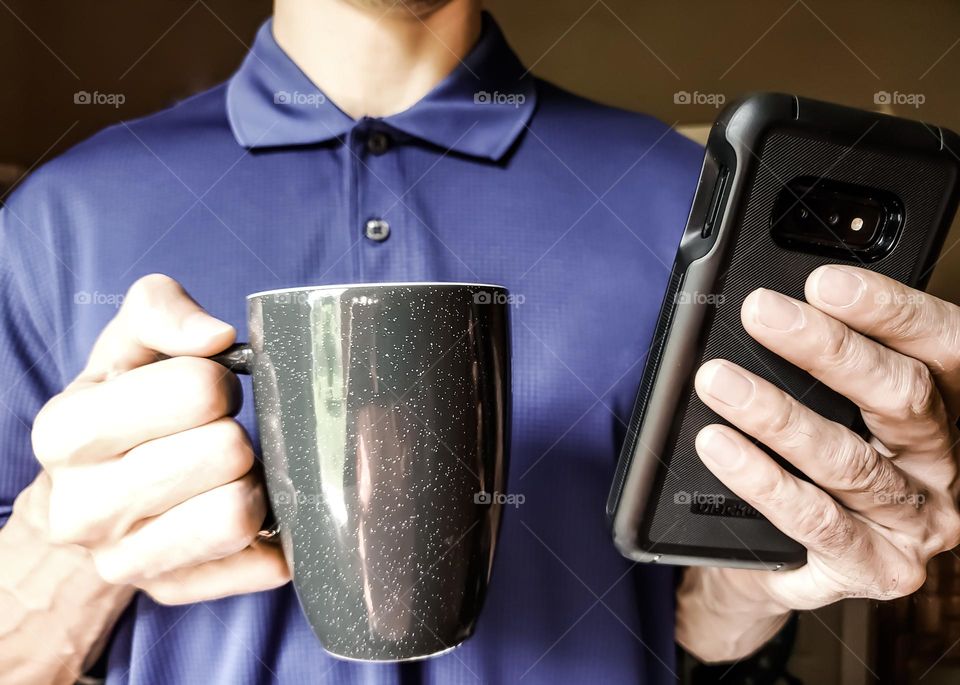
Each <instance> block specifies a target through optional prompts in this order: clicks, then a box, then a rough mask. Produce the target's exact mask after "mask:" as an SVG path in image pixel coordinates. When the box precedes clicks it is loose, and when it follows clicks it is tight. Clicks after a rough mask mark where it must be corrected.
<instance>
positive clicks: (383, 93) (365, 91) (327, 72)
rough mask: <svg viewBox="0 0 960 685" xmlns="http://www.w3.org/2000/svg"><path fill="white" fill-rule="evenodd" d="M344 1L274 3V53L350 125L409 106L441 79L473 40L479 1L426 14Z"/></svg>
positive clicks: (465, 0)
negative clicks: (304, 77) (280, 50)
mask: <svg viewBox="0 0 960 685" xmlns="http://www.w3.org/2000/svg"><path fill="white" fill-rule="evenodd" d="M404 6H405V4H404V3H403V2H399V3H397V4H396V5H395V9H392V10H388V11H387V12H386V13H384V11H383V10H379V9H371V10H368V9H360V8H358V7H357V6H355V5H353V4H350V3H348V2H345V1H344V0H275V3H274V18H273V34H274V37H275V38H276V40H277V43H279V45H280V47H281V48H283V50H284V51H285V52H286V53H287V54H288V55H289V56H290V58H291V59H292V60H293V61H294V62H295V63H296V64H297V66H298V67H300V69H301V70H302V71H303V72H304V73H305V74H306V75H307V76H308V77H309V78H310V80H311V81H313V82H314V83H315V84H316V85H317V87H319V88H320V89H321V90H323V92H324V93H325V94H326V96H327V97H328V98H330V100H331V101H333V102H334V103H335V104H336V105H337V106H338V107H340V109H342V110H343V111H344V112H346V113H347V114H349V115H350V116H352V117H353V118H355V119H359V118H360V117H362V116H372V117H384V116H389V115H391V114H395V113H397V112H402V111H403V110H405V109H407V108H409V107H411V106H412V105H414V104H415V103H416V102H417V101H419V100H420V99H421V98H422V97H423V96H424V95H426V94H427V93H428V92H429V91H430V90H431V89H433V87H434V86H436V85H437V84H438V83H440V81H442V80H443V79H444V77H446V76H447V75H448V74H449V73H450V72H451V71H453V69H454V68H455V67H456V66H457V65H458V64H459V62H460V60H461V59H462V58H463V57H464V56H465V55H466V54H467V53H468V52H469V51H470V49H471V48H472V47H473V45H474V43H476V41H477V38H478V36H479V35H480V23H481V22H480V3H479V0H451V2H449V3H448V4H446V5H444V6H443V7H441V8H439V9H437V10H436V11H434V12H433V13H431V14H428V15H426V16H417V15H415V14H413V13H412V12H410V11H407V10H404V9H397V8H403V7H404Z"/></svg>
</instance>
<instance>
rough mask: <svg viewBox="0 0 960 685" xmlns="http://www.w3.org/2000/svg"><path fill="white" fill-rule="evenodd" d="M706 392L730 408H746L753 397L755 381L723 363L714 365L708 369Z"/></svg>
mask: <svg viewBox="0 0 960 685" xmlns="http://www.w3.org/2000/svg"><path fill="white" fill-rule="evenodd" d="M708 373H709V376H708V377H707V383H706V390H707V394H708V395H710V396H711V397H714V398H716V399H718V400H720V401H721V402H723V403H724V404H725V405H727V406H729V407H745V406H746V405H747V403H749V402H750V399H751V398H752V397H753V391H754V387H753V381H751V380H750V379H749V378H747V377H746V376H744V375H743V374H742V373H740V372H739V371H738V370H737V369H736V368H735V367H733V366H730V365H728V364H724V363H723V362H720V363H717V364H712V365H711V366H710V367H709V368H708Z"/></svg>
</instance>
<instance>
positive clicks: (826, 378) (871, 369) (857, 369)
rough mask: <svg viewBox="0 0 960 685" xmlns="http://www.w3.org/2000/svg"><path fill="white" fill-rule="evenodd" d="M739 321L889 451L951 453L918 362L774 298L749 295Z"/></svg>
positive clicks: (766, 293)
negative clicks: (842, 404)
mask: <svg viewBox="0 0 960 685" xmlns="http://www.w3.org/2000/svg"><path fill="white" fill-rule="evenodd" d="M741 319H742V321H743V325H744V328H746V330H747V332H748V333H750V335H751V336H753V337H754V338H755V339H756V340H757V341H758V342H759V343H761V344H762V345H763V346H764V347H766V348H768V349H770V350H771V351H773V352H775V353H776V354H778V355H780V356H781V357H783V358H784V359H786V360H787V361H789V362H791V363H792V364H795V365H796V366H799V367H800V368H801V369H804V370H805V371H807V372H809V373H810V374H811V375H812V376H813V377H814V378H816V379H817V380H819V381H821V382H823V383H825V384H826V385H828V386H829V387H831V388H833V389H834V390H836V391H837V392H839V393H840V394H841V395H844V396H845V397H848V398H849V399H850V400H851V401H853V402H854V403H855V404H856V405H858V406H859V407H860V408H861V409H862V410H863V415H864V420H865V421H866V423H867V427H868V428H869V429H870V431H871V433H873V434H874V435H875V436H877V438H879V439H880V440H881V442H883V444H884V445H886V446H887V447H889V448H890V449H891V450H893V451H894V452H896V451H898V450H902V449H904V448H910V452H911V453H912V454H915V455H917V456H920V455H927V456H929V457H931V458H933V459H939V458H941V457H943V455H944V452H945V451H946V450H947V448H948V447H949V444H948V437H949V436H948V431H947V430H946V425H947V421H946V409H945V407H944V406H943V401H942V400H941V398H940V394H939V392H938V390H937V387H936V385H935V384H934V382H933V378H932V376H931V375H930V371H929V369H927V367H926V366H924V365H923V364H922V363H921V362H919V361H917V360H916V359H913V358H912V357H907V356H905V355H902V354H900V353H898V352H894V351H893V350H891V349H889V348H887V347H884V346H883V345H881V344H879V343H877V342H875V341H873V340H870V339H869V338H866V337H864V336H863V335H860V334H859V333H857V332H856V331H853V330H851V329H850V328H848V327H847V326H846V325H844V324H843V323H841V322H840V321H837V320H836V319H834V318H833V317H831V316H828V315H826V314H824V313H823V312H821V311H820V310H819V309H817V308H815V307H812V306H810V305H808V304H806V303H803V302H798V301H797V300H794V299H792V298H789V297H786V296H784V295H781V294H780V293H776V292H774V291H772V290H766V289H760V290H755V291H754V292H752V293H750V295H748V296H747V298H746V299H745V300H744V303H743V308H742V309H741ZM800 399H801V400H802V399H803V398H800Z"/></svg>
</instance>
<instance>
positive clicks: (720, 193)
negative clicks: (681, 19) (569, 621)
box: [607, 93, 960, 570]
mask: <svg viewBox="0 0 960 685" xmlns="http://www.w3.org/2000/svg"><path fill="white" fill-rule="evenodd" d="M957 154H960V138H958V137H957V135H956V134H954V133H952V132H950V131H947V130H944V129H942V128H938V127H935V126H929V125H926V124H923V123H921V122H916V121H909V120H905V119H899V118H896V117H891V116H886V115H882V114H875V113H871V112H865V111H860V110H856V109H851V108H847V107H841V106H838V105H832V104H828V103H824V102H818V101H815V100H808V99H804V98H798V97H795V96H793V95H786V94H775V93H764V94H757V95H752V96H749V97H746V98H744V99H742V100H740V101H738V102H736V103H733V104H731V105H730V106H729V107H727V109H725V110H724V111H723V112H722V113H721V115H720V117H719V118H718V119H717V121H716V123H715V124H714V126H713V129H712V131H711V134H710V137H709V140H708V143H707V148H706V155H705V157H704V163H703V168H702V170H701V176H700V184H699V187H698V189H697V192H696V195H695V197H694V201H693V206H692V208H691V212H690V216H689V219H688V221H687V228H686V231H685V232H684V235H683V239H682V241H681V244H680V248H679V250H678V253H677V257H676V261H675V263H674V266H673V270H672V273H671V276H670V279H669V284H668V287H667V291H666V295H665V297H664V300H663V304H662V306H661V311H660V318H659V321H658V324H657V328H656V331H655V333H654V338H653V341H652V343H651V348H650V351H649V353H648V357H647V362H646V367H645V370H644V374H643V379H642V382H641V385H640V389H639V392H638V395H637V400H636V405H635V408H634V411H633V416H632V419H631V422H630V425H629V428H628V430H627V434H626V438H625V441H624V445H623V450H622V453H621V455H620V462H619V464H618V467H617V472H616V476H615V478H614V482H613V486H612V488H611V492H610V497H609V500H608V502H607V514H608V517H609V518H610V521H611V525H612V529H613V537H614V541H615V543H616V545H617V548H618V549H619V550H620V552H621V553H622V554H624V555H625V556H627V557H629V558H631V559H634V560H638V561H648V562H660V563H674V564H684V565H695V564H696V565H702V564H709V565H723V566H736V567H744V568H767V569H774V570H775V569H779V568H790V567H795V566H799V565H802V564H803V563H804V561H805V559H806V552H805V550H804V548H803V547H802V546H801V545H799V544H798V543H796V542H795V541H793V540H791V539H790V538H788V537H787V536H786V535H784V534H783V533H781V532H780V531H779V530H777V529H776V528H774V527H773V525H772V524H770V523H769V522H768V521H767V520H766V519H764V518H763V517H762V516H760V515H759V513H757V512H756V510H754V509H753V508H752V507H750V506H748V505H747V504H745V503H744V502H742V501H740V500H738V499H737V498H736V497H735V496H734V494H733V493H732V492H730V491H729V490H728V489H727V488H725V487H724V486H723V485H722V484H721V483H720V482H719V481H718V480H717V479H716V478H715V477H714V476H713V474H711V473H710V472H709V471H708V470H707V468H706V467H705V466H704V465H703V464H702V462H701V461H700V458H699V457H698V456H697V453H696V450H695V448H694V438H695V436H696V434H697V432H698V431H699V430H700V429H701V428H703V427H704V426H706V425H708V424H710V423H718V422H719V423H723V420H722V419H721V418H720V417H719V416H717V415H716V414H715V413H714V412H712V411H711V410H709V409H708V408H707V407H706V405H704V404H703V402H702V401H701V400H700V399H699V398H698V397H697V395H696V393H695V391H694V390H693V378H694V375H695V372H696V370H697V368H698V367H699V366H700V365H701V364H702V363H703V362H705V361H707V360H709V359H714V358H724V359H729V360H730V361H732V362H734V363H736V364H739V365H740V366H742V367H744V368H746V369H748V370H750V371H752V372H753V373H755V374H757V375H758V376H760V377H761V378H764V379H766V380H768V381H770V382H772V383H774V384H776V385H777V386H779V387H781V388H783V389H784V390H786V391H787V392H788V393H790V394H791V395H792V396H794V397H796V398H798V399H800V400H801V401H802V402H803V403H804V404H806V405H807V406H809V407H811V408H812V409H814V410H815V411H817V412H818V413H820V414H822V415H823V416H826V417H827V418H829V419H832V420H834V421H837V422H839V423H842V424H844V425H846V426H849V427H851V428H852V429H854V430H862V420H861V418H860V412H859V410H858V409H857V407H856V406H854V405H853V404H852V403H851V402H850V401H849V400H847V399H846V398H844V397H842V396H840V395H838V394H837V393H835V392H833V391H832V390H830V389H829V388H827V387H826V386H825V385H822V384H818V383H817V382H816V381H815V380H814V379H813V378H812V377H811V376H810V375H809V374H807V373H806V372H804V371H801V370H800V369H798V368H796V367H794V366H792V365H791V364H789V363H787V362H785V361H784V360H782V359H780V358H779V357H777V356H776V355H775V354H773V353H772V352H769V351H768V350H766V349H765V348H764V347H762V346H761V345H759V344H758V343H757V342H755V341H754V340H753V339H752V338H751V337H750V336H749V335H748V334H747V333H746V331H745V330H744V329H743V326H742V324H741V322H740V306H741V304H742V303H743V300H744V298H745V297H746V296H747V295H748V294H749V293H750V292H751V291H753V290H754V289H755V288H759V287H765V288H770V289H773V290H777V291H779V292H782V293H785V294H787V295H789V296H791V297H795V298H798V299H802V298H803V286H804V282H805V280H806V277H807V275H808V274H809V273H810V272H811V271H812V270H813V269H815V268H816V267H818V266H820V265H822V264H827V263H847V264H851V265H855V266H866V267H867V268H870V269H872V270H874V271H877V272H879V273H882V274H884V275H886V276H890V277H891V278H895V279H897V280H900V281H903V282H905V283H907V284H909V285H911V286H913V287H918V288H922V287H924V286H925V284H926V282H927V280H928V278H929V276H930V271H931V270H932V268H933V266H934V263H935V260H936V258H937V255H938V254H939V251H940V248H941V246H942V244H943V240H944V238H945V236H946V233H947V231H948V229H949V227H950V223H951V221H952V218H953V215H954V213H955V211H956V207H957V201H958V183H957V181H958V172H960V161H958V158H957V157H956V155H957ZM802 176H813V177H816V178H821V177H823V178H829V179H832V180H835V181H839V182H843V183H849V184H857V185H860V186H868V187H872V188H880V189H883V190H886V191H889V192H891V193H893V194H895V195H896V196H898V197H899V198H900V200H901V201H902V205H903V223H902V228H901V232H900V234H899V238H898V240H897V242H896V244H895V245H894V247H893V249H892V251H891V252H889V253H888V254H887V255H886V256H885V257H883V258H881V259H879V260H877V261H875V262H872V263H869V264H866V265H864V264H862V263H860V262H859V261H858V260H856V259H853V258H852V257H851V259H850V260H849V261H845V260H843V259H838V258H836V257H825V256H820V255H816V254H808V253H803V252H797V251H792V250H788V249H785V248H783V247H781V246H779V245H777V244H776V243H775V242H774V241H773V239H772V238H771V234H770V217H771V210H772V207H773V203H774V201H775V200H776V198H777V196H778V195H779V194H780V192H781V190H782V189H783V187H784V185H785V184H787V183H788V182H790V181H791V180H793V179H795V178H798V177H802ZM761 447H762V445H761ZM776 458H777V459H779V457H776ZM781 463H784V462H783V461H782V460H781Z"/></svg>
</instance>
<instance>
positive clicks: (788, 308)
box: [757, 290, 803, 331]
mask: <svg viewBox="0 0 960 685" xmlns="http://www.w3.org/2000/svg"><path fill="white" fill-rule="evenodd" d="M757 319H758V320H759V321H760V323H761V324H762V325H764V326H766V327H767V328H772V329H774V330H777V331H792V330H796V329H797V328H800V326H802V325H803V311H801V309H800V306H799V305H798V304H797V303H796V302H794V301H793V300H791V299H790V298H789V297H784V296H783V295H781V294H780V293H778V292H774V291H773V290H761V291H760V296H759V300H758V302H757Z"/></svg>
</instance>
